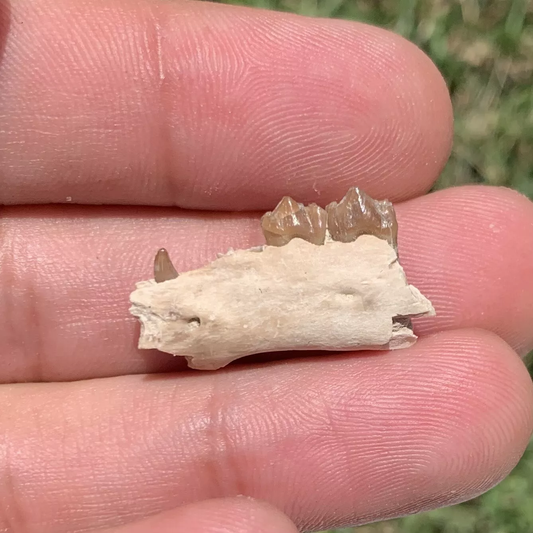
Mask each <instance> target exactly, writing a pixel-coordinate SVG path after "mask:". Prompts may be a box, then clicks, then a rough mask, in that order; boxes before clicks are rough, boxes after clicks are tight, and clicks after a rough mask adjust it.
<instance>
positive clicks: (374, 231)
mask: <svg viewBox="0 0 533 533" xmlns="http://www.w3.org/2000/svg"><path fill="white" fill-rule="evenodd" d="M326 211H327V214H328V231H329V233H330V234H331V238H332V239H333V240H335V241H341V242H351V241H354V240H355V239H357V237H359V236H360V235H374V237H377V238H378V239H383V240H386V241H387V242H388V243H389V244H390V245H391V246H392V247H393V248H394V249H395V250H397V249H398V240H397V237H398V223H397V221H396V213H395V212H394V207H393V205H392V203H391V202H389V201H388V200H382V201H379V200H374V199H373V198H371V197H370V196H368V194H366V193H364V192H363V191H361V189H359V187H352V188H351V189H350V190H349V191H348V192H347V193H346V195H345V196H344V198H343V199H342V200H341V201H340V202H339V203H337V202H332V203H330V204H329V205H328V206H327V207H326Z"/></svg>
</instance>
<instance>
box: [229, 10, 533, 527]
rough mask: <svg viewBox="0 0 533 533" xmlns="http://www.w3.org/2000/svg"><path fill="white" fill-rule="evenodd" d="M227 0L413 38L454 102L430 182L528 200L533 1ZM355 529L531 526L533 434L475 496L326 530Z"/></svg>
mask: <svg viewBox="0 0 533 533" xmlns="http://www.w3.org/2000/svg"><path fill="white" fill-rule="evenodd" d="M223 1H224V0H223ZM226 3H240V4H244V5H253V6H256V7H263V8H267V9H276V10H280V11H290V12H294V13H300V14H302V15H308V16H320V17H337V18H345V19H352V20H359V21H363V22H368V23H371V24H376V25H379V26H384V27H387V28H389V29H391V30H393V31H395V32H397V33H400V34H402V35H403V36H404V37H406V38H408V39H409V40H411V41H413V42H415V43H416V44H417V45H418V46H420V47H421V48H422V49H423V50H425V51H426V52H427V54H428V55H429V56H430V57H431V58H432V59H433V61H434V62H435V63H436V65H437V66H438V68H439V69H440V71H441V72H442V73H443V75H444V77H445V78H446V81H447V83H448V87H449V89H450V94H451V97H452V101H453V105H454V111H455V142H454V148H453V152H452V155H451V157H450V160H449V162H448V164H447V166H446V168H445V169H444V172H443V173H442V175H441V177H440V179H439V181H438V183H437V185H436V188H443V187H449V186H454V185H461V184H465V183H486V184H490V185H505V186H508V187H513V188H514V189H517V190H518V191H521V192H522V193H524V194H526V195H528V196H529V197H530V198H532V199H533V2H530V1H529V0H461V1H459V0H455V1H452V0H448V1H446V0H418V1H417V0H231V2H229V1H228V2H226ZM532 327H533V325H532ZM529 360H530V362H531V360H532V358H531V357H530V358H529ZM530 368H531V366H530ZM352 532H357V533H533V443H532V444H531V445H530V447H529V449H528V451H527V452H526V454H525V455H524V457H523V458H522V461H521V462H520V464H519V465H518V467H517V468H516V469H515V470H514V471H513V473H512V474H511V475H510V476H509V477H508V478H507V479H506V480H505V481H503V482H502V483H501V484H500V485H498V486H497V487H496V488H494V489H492V490H491V491H489V492H488V493H487V494H485V495H483V496H481V497H479V498H477V499H475V500H473V501H471V502H467V503H464V504H461V505H456V506H454V507H449V508H446V509H440V510H437V511H432V512H429V513H424V514H420V515H415V516H410V517H406V518H402V519H398V520H391V521H387V522H381V523H379V524H372V525H369V526H363V527H359V528H355V529H353V528H348V529H338V530H331V531H330V532H329V533H352Z"/></svg>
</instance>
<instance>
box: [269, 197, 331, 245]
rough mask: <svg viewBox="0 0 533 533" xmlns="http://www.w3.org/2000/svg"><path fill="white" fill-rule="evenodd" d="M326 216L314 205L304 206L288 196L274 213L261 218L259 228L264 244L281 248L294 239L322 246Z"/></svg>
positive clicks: (271, 212)
mask: <svg viewBox="0 0 533 533" xmlns="http://www.w3.org/2000/svg"><path fill="white" fill-rule="evenodd" d="M326 223H327V214H326V211H324V209H322V208H321V207H319V206H318V205H316V204H311V205H308V206H304V205H303V204H300V203H298V202H297V201H296V200H293V199H292V198H291V197H289V196H284V197H283V198H282V200H281V202H280V203H279V204H278V205H277V206H276V208H275V209H274V211H269V212H267V213H265V214H264V215H263V217H262V218H261V228H262V229H263V234H264V236H265V240H266V243H267V244H268V245H270V246H283V245H284V244H287V243H288V242H289V241H290V240H292V239H294V238H297V237H298V238H300V239H303V240H305V241H308V242H310V243H312V244H324V240H325V238H326Z"/></svg>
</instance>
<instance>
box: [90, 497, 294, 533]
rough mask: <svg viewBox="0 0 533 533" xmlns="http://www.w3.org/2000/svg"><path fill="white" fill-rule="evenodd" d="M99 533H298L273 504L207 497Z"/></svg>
mask: <svg viewBox="0 0 533 533" xmlns="http://www.w3.org/2000/svg"><path fill="white" fill-rule="evenodd" d="M98 531H99V533H178V532H182V531H183V532H189V531H190V532H191V533H226V532H228V533H230V532H231V533H298V531H297V529H296V526H295V525H294V524H293V523H292V522H291V521H290V520H289V519H288V518H287V516H285V515H284V514H283V513H281V512H280V511H278V510H277V509H275V508H274V507H272V506H270V505H268V504H266V503H263V502H257V501H254V500H252V499H251V498H244V497H241V498H232V499H229V498H228V499H221V500H208V501H203V502H199V503H193V504H189V505H184V506H183V507H179V508H178V509H173V510H172V511H167V512H164V513H161V514H158V515H156V516H153V517H150V518H147V519H145V520H142V521H140V522H136V523H134V524H128V525H125V526H119V527H117V528H112V529H106V530H105V531H103V530H101V529H99V530H98Z"/></svg>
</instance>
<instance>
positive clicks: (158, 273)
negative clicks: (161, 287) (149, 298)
mask: <svg viewBox="0 0 533 533" xmlns="http://www.w3.org/2000/svg"><path fill="white" fill-rule="evenodd" d="M178 275H179V274H178V272H177V271H176V269H175V268H174V265H173V264H172V261H171V260H170V257H169V255H168V252H167V251H166V250H165V248H161V249H160V250H158V252H157V254H155V259H154V279H155V281H156V283H162V282H163V281H168V280H169V279H174V278H177V277H178Z"/></svg>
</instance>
